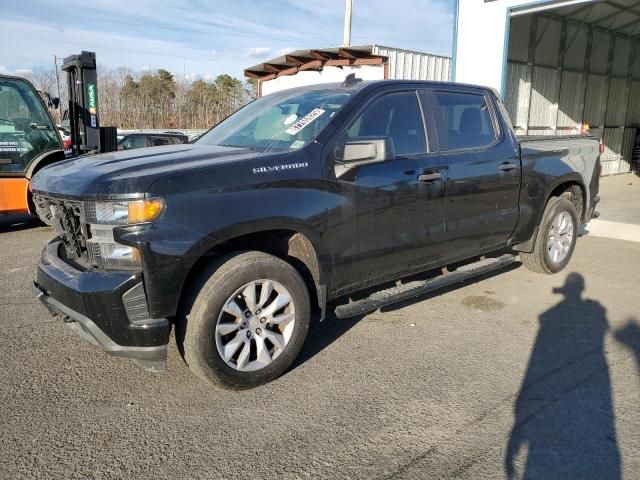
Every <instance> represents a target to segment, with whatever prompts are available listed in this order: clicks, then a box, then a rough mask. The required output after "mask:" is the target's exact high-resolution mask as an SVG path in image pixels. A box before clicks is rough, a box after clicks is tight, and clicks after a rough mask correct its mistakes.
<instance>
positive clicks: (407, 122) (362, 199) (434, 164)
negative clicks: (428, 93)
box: [330, 88, 444, 290]
mask: <svg viewBox="0 0 640 480" xmlns="http://www.w3.org/2000/svg"><path fill="white" fill-rule="evenodd" d="M361 137H365V138H366V137H377V138H379V137H390V138H391V139H392V141H393V144H394V150H395V158H393V159H392V160H388V161H385V162H382V163H377V164H369V165H361V166H359V167H357V168H351V169H348V170H346V171H342V172H341V171H339V169H336V179H335V183H334V185H333V188H335V189H336V190H337V193H338V194H339V198H342V199H344V202H343V203H342V204H341V205H340V206H339V208H336V209H335V211H334V212H333V213H332V214H331V215H330V218H331V219H332V221H334V222H335V224H334V225H333V226H332V227H331V228H330V234H331V237H332V243H333V245H332V250H333V252H334V264H335V275H336V277H335V281H336V284H335V286H336V289H337V290H349V289H351V288H352V287H353V286H354V285H358V286H363V285H370V284H374V283H377V282H379V281H380V280H386V279H389V278H390V277H392V276H397V275H399V274H401V273H406V272H409V271H412V270H415V269H416V267H418V266H419V265H421V264H424V263H427V262H428V261H429V259H431V258H433V255H434V254H436V252H437V251H441V250H442V246H441V243H440V242H441V241H442V235H443V232H444V218H443V201H444V183H443V181H442V177H441V173H440V170H441V164H440V161H439V160H438V159H432V158H430V156H429V154H428V142H427V135H426V133H425V123H424V119H423V105H422V102H421V101H420V98H419V94H418V91H417V90H416V89H406V88H405V89H403V90H400V91H388V92H387V93H384V94H381V95H378V96H376V97H374V98H372V99H370V101H369V102H368V103H367V104H366V105H365V106H364V107H363V108H362V109H361V110H360V111H359V112H358V113H357V114H356V115H355V116H354V117H352V119H351V120H350V121H348V122H347V126H346V127H345V128H344V129H343V132H342V133H341V134H339V136H338V138H339V140H338V143H337V145H336V147H337V149H338V150H339V148H340V145H344V142H346V141H348V140H349V139H356V138H361ZM436 255H437V254H436Z"/></svg>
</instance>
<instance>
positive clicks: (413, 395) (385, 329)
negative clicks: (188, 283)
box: [0, 175, 640, 479]
mask: <svg viewBox="0 0 640 480" xmlns="http://www.w3.org/2000/svg"><path fill="white" fill-rule="evenodd" d="M601 195H602V198H603V201H602V205H601V207H600V209H601V211H602V212H603V215H602V217H601V219H600V220H601V221H604V222H611V223H615V224H618V226H617V227H616V226H615V225H614V226H613V227H611V226H608V227H607V228H609V230H606V229H605V232H604V233H603V234H602V232H601V236H595V235H592V234H587V235H586V236H583V237H581V238H580V239H579V240H578V245H577V249H576V252H575V255H574V258H573V260H572V262H571V263H570V265H569V267H568V268H567V269H566V271H564V272H562V273H560V274H557V275H554V276H544V275H538V274H534V273H531V272H529V271H527V270H526V269H525V268H524V267H521V266H519V265H518V266H515V267H513V268H510V269H508V270H506V271H502V272H500V273H497V274H493V275H489V276H485V277H484V278H482V279H481V280H480V281H475V282H472V283H468V284H465V285H464V286H462V287H459V288H452V289H449V290H447V291H446V292H444V293H442V294H440V295H430V296H426V297H421V298H418V299H416V300H414V301H411V302H406V303H404V304H402V305H398V306H394V307H393V308H388V309H386V310H385V311H383V312H376V313H373V314H371V315H368V316H366V317H364V318H361V319H355V320H337V319H335V318H328V319H327V320H326V321H325V322H323V323H322V324H319V325H315V326H314V327H313V330H312V332H311V336H310V338H309V340H308V342H307V343H306V344H305V347H304V350H303V352H302V355H301V358H300V359H299V360H298V361H297V362H296V364H295V365H294V367H293V368H292V369H291V370H290V371H289V372H288V373H286V374H285V375H284V376H283V377H281V378H280V379H278V380H277V381H275V382H273V383H271V384H269V385H265V386H263V387H260V388H256V389H253V390H249V391H242V392H232V391H223V390H217V389H212V388H210V387H209V386H207V385H205V384H203V383H202V382H200V381H199V380H198V379H197V378H196V377H195V376H194V375H192V374H191V373H190V372H189V370H188V368H187V367H186V365H185V364H184V363H183V362H182V359H181V358H180V355H179V354H178V351H177V349H176V348H175V346H174V345H172V347H171V349H170V352H169V362H168V371H167V372H165V373H161V374H151V373H147V372H145V371H143V370H142V369H140V368H139V367H138V366H137V365H135V364H133V363H131V362H129V361H127V360H124V359H118V358H114V357H108V356H106V355H105V354H103V353H102V352H100V351H98V350H97V349H95V348H94V347H91V346H89V345H86V344H84V343H82V341H81V340H80V339H79V338H77V337H75V336H74V335H73V334H72V333H71V332H69V331H68V330H67V329H65V328H64V327H63V325H62V324H61V321H60V320H58V319H55V318H52V317H51V316H49V314H48V313H47V312H46V311H45V309H44V308H43V307H42V306H40V305H39V304H38V302H37V301H36V300H35V299H33V298H32V296H31V292H30V282H31V279H32V277H33V274H34V269H35V266H36V264H37V262H38V257H39V254H40V251H41V249H42V247H43V245H44V243H45V242H46V241H47V240H48V239H49V238H50V237H52V235H53V234H52V231H51V230H50V229H49V228H46V227H41V226H38V225H37V224H36V223H34V222H33V221H32V220H30V219H28V218H25V217H4V218H0V328H1V329H2V333H1V334H0V365H1V368H0V478H7V479H9V478H10V479H14V478H29V479H30V478H46V479H52V478H56V479H57V478H60V479H74V478H96V479H107V478H126V479H137V478H154V479H164V478H167V479H178V478H207V479H217V478H243V479H246V478H336V479H346V478H358V479H369V478H371V479H423V478H425V479H426V478H467V479H485V478H506V477H508V476H509V475H511V476H512V477H513V478H541V479H555V478H557V479H572V478H575V479H586V478H594V479H615V478H626V479H634V478H640V454H639V453H640V409H639V408H638V404H639V400H640V238H637V239H633V238H632V239H631V240H619V239H616V238H615V237H616V235H615V234H610V233H607V231H611V228H613V231H615V230H616V228H617V229H618V230H625V228H626V227H625V225H640V216H639V215H638V212H639V211H640V209H639V208H638V207H639V205H640V178H638V177H635V176H633V175H626V176H624V177H614V178H609V179H604V180H603V182H602V191H601ZM625 212H626V213H625ZM596 226H597V224H596ZM611 237H614V238H611Z"/></svg>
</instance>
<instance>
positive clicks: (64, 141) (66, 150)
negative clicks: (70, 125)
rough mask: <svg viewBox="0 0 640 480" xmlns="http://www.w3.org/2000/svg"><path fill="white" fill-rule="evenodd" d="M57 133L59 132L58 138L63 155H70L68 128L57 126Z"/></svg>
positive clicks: (70, 141)
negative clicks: (60, 141)
mask: <svg viewBox="0 0 640 480" xmlns="http://www.w3.org/2000/svg"><path fill="white" fill-rule="evenodd" d="M58 133H59V134H60V138H61V139H62V146H63V149H64V153H65V155H71V144H72V140H71V133H70V132H69V130H67V129H65V128H63V127H58Z"/></svg>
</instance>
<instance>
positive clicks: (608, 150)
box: [600, 128, 628, 175]
mask: <svg viewBox="0 0 640 480" xmlns="http://www.w3.org/2000/svg"><path fill="white" fill-rule="evenodd" d="M623 136H624V129H623V128H605V129H604V136H603V139H602V140H603V142H604V145H605V148H604V152H603V153H602V156H601V157H600V161H601V162H602V173H603V175H615V174H617V173H622V172H623V171H625V163H626V162H624V161H623V160H622V137H623ZM627 171H628V169H627Z"/></svg>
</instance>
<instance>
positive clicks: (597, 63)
mask: <svg viewBox="0 0 640 480" xmlns="http://www.w3.org/2000/svg"><path fill="white" fill-rule="evenodd" d="M610 36H611V35H609V34H607V33H605V32H603V31H600V30H595V31H594V32H593V46H592V47H591V63H590V65H591V68H590V71H591V73H599V74H604V73H606V72H607V65H608V63H609V62H608V59H609V58H608V57H609V37H610Z"/></svg>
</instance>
